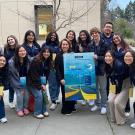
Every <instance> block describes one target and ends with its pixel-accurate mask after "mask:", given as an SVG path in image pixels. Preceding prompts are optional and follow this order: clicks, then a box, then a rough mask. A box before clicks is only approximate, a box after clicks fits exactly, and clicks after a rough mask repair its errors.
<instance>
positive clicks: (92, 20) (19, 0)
mask: <svg viewBox="0 0 135 135" xmlns="http://www.w3.org/2000/svg"><path fill="white" fill-rule="evenodd" d="M100 2H101V1H100V0H62V2H61V5H60V9H59V18H60V19H59V20H57V22H56V28H59V26H60V24H61V23H62V22H63V21H65V20H66V19H67V20H68V18H69V16H71V15H72V17H71V18H77V17H78V16H80V15H81V14H83V13H85V12H86V14H85V15H83V16H82V17H80V18H79V19H78V20H77V21H75V22H74V23H71V24H69V25H68V26H67V27H65V28H61V29H59V30H58V34H59V36H60V39H62V38H63V37H65V34H66V32H67V31H68V30H69V29H73V30H75V32H76V33H77V36H78V33H79V31H80V30H82V29H86V30H90V28H92V27H93V26H96V27H99V28H100V24H101V21H100V20H101V19H100V14H101V13H100V7H101V3H100ZM45 3H47V4H50V5H52V0H0V45H4V44H5V43H6V38H7V36H9V35H15V36H16V37H17V38H18V40H19V43H22V42H23V38H24V34H25V32H26V31H27V30H28V29H32V30H34V31H35V14H34V5H36V4H38V5H40V4H45ZM71 11H72V14H71ZM87 11H88V12H87ZM42 42H43V41H39V43H42Z"/></svg>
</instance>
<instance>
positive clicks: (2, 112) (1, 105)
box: [0, 97, 5, 119]
mask: <svg viewBox="0 0 135 135" xmlns="http://www.w3.org/2000/svg"><path fill="white" fill-rule="evenodd" d="M4 117H5V107H4V101H3V97H0V119H2V118H4Z"/></svg>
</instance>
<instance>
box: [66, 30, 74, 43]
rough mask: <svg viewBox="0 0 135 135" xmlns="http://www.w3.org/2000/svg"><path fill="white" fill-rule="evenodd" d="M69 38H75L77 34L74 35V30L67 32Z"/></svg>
mask: <svg viewBox="0 0 135 135" xmlns="http://www.w3.org/2000/svg"><path fill="white" fill-rule="evenodd" d="M67 38H68V39H69V40H70V41H72V40H74V38H75V36H74V33H73V32H72V31H70V32H69V33H68V34H67Z"/></svg>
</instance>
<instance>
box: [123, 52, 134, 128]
mask: <svg viewBox="0 0 135 135" xmlns="http://www.w3.org/2000/svg"><path fill="white" fill-rule="evenodd" d="M124 62H125V63H126V64H127V65H128V67H129V75H130V80H131V84H132V85H133V86H135V52H134V51H133V50H128V51H126V53H125V55H124ZM133 110H134V121H135V101H134V103H133ZM130 127H131V128H134V129H135V122H134V123H132V124H131V125H130Z"/></svg>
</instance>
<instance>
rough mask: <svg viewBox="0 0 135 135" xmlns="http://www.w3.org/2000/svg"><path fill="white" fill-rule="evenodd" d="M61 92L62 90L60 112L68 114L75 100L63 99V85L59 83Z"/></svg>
mask: <svg viewBox="0 0 135 135" xmlns="http://www.w3.org/2000/svg"><path fill="white" fill-rule="evenodd" d="M61 92H62V109H61V113H62V114H69V113H71V112H72V111H73V109H74V107H75V104H76V101H66V100H65V87H64V86H63V85H61Z"/></svg>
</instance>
